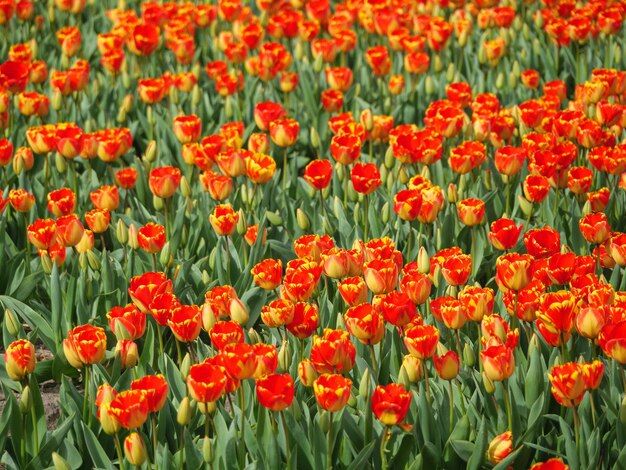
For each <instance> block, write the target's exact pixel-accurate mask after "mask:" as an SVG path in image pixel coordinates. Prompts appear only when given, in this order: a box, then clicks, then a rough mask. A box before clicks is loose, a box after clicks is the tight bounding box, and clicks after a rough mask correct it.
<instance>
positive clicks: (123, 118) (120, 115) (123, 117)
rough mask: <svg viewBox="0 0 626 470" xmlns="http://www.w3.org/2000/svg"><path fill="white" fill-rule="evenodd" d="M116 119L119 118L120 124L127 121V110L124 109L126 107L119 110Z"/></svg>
mask: <svg viewBox="0 0 626 470" xmlns="http://www.w3.org/2000/svg"><path fill="white" fill-rule="evenodd" d="M115 119H116V120H117V123H118V124H122V123H123V122H124V121H126V110H124V108H120V109H119V110H118V111H117V117H116V118H115Z"/></svg>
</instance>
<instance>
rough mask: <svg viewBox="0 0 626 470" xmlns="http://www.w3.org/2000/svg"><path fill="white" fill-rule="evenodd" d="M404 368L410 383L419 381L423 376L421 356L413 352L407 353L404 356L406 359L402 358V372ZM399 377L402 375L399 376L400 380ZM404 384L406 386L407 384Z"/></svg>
mask: <svg viewBox="0 0 626 470" xmlns="http://www.w3.org/2000/svg"><path fill="white" fill-rule="evenodd" d="M403 370H404V372H405V374H406V376H407V378H408V381H409V382H410V383H417V382H418V381H419V380H421V378H422V372H423V370H422V363H421V361H420V359H419V358H417V357H415V356H413V355H411V354H407V355H406V356H404V359H403V360H402V366H401V367H400V372H402V371H403ZM399 379H400V376H398V380H399ZM402 385H405V386H406V385H407V384H402ZM408 388H409V387H408V386H406V389H407V390H408Z"/></svg>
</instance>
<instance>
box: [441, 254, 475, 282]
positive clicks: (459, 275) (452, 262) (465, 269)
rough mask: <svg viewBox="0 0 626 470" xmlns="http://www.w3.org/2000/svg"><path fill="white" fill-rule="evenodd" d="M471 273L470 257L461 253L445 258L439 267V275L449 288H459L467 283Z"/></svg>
mask: <svg viewBox="0 0 626 470" xmlns="http://www.w3.org/2000/svg"><path fill="white" fill-rule="evenodd" d="M471 272H472V257H471V256H470V255H466V254H462V253H461V254H457V255H453V256H450V257H449V258H446V260H445V261H444V262H443V264H442V265H441V274H442V275H443V277H444V279H445V280H446V282H447V283H448V284H450V285H451V286H461V285H463V284H465V283H467V280H468V279H469V276H470V274H471Z"/></svg>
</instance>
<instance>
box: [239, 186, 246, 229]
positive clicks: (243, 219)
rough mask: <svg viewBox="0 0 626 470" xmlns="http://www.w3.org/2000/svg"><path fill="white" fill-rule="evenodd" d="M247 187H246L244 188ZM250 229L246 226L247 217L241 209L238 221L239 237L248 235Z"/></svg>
mask: <svg viewBox="0 0 626 470" xmlns="http://www.w3.org/2000/svg"><path fill="white" fill-rule="evenodd" d="M244 187H245V186H244ZM247 229H248V227H247V226H246V215H245V214H244V212H243V209H239V219H237V225H236V230H237V233H238V234H239V235H243V234H245V233H246V230H247Z"/></svg>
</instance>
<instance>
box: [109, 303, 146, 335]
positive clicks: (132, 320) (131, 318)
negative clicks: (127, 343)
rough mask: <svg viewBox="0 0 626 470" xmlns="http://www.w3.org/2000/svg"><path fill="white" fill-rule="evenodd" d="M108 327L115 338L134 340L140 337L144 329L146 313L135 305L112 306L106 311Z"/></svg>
mask: <svg viewBox="0 0 626 470" xmlns="http://www.w3.org/2000/svg"><path fill="white" fill-rule="evenodd" d="M107 320H108V321H109V328H110V329H111V331H112V332H113V333H114V334H115V336H116V337H117V339H130V340H133V341H134V340H136V339H138V338H141V337H142V336H143V334H144V332H145V330H146V314H145V313H143V312H141V311H140V310H139V309H138V308H137V307H135V305H133V304H128V305H126V306H125V307H113V308H112V309H111V310H110V311H109V312H108V313H107Z"/></svg>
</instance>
